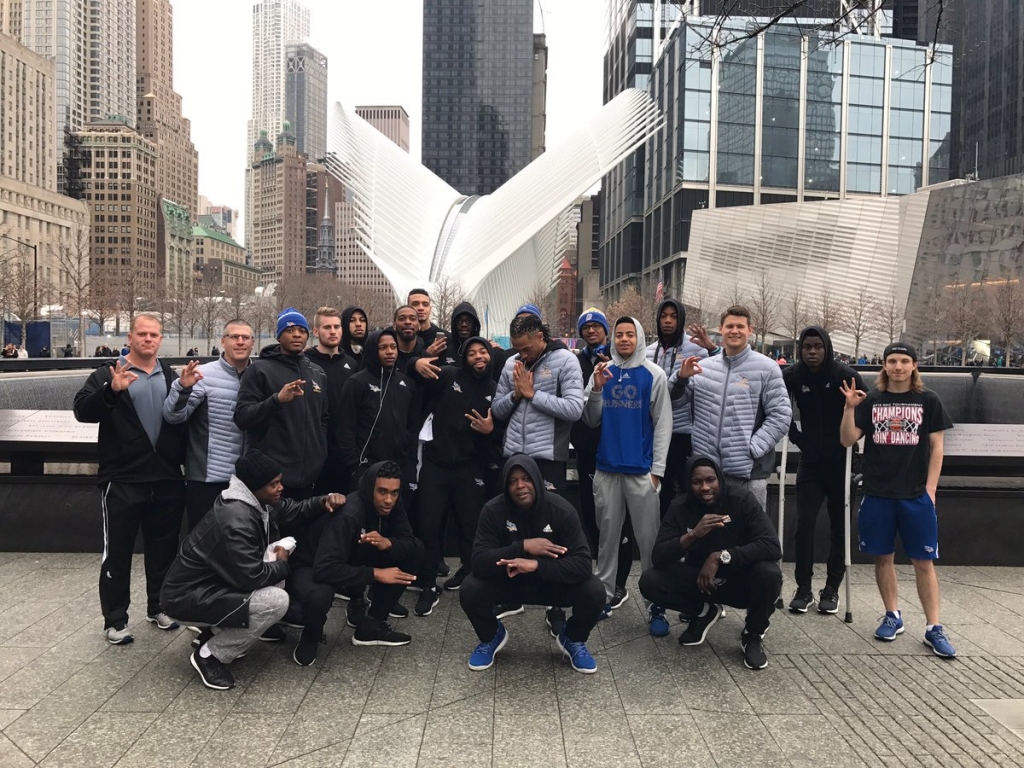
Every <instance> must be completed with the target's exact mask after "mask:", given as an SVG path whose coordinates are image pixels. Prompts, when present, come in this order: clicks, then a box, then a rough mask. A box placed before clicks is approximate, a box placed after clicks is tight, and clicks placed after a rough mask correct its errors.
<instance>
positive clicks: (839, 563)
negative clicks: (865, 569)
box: [796, 461, 847, 590]
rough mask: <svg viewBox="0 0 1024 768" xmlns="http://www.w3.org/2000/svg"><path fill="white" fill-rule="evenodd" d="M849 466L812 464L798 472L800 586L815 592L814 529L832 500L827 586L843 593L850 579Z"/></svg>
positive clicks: (798, 568) (829, 514) (798, 572)
mask: <svg viewBox="0 0 1024 768" xmlns="http://www.w3.org/2000/svg"><path fill="white" fill-rule="evenodd" d="M846 483H847V477H846V463H845V462H840V463H832V464H809V463H807V462H804V461H801V462H800V466H799V467H797V471H796V583H797V586H798V587H799V588H800V589H801V590H805V589H806V590H809V589H810V588H811V580H812V579H813V577H814V527H815V525H816V524H817V522H818V512H819V511H820V510H821V503H822V502H823V501H824V500H825V499H828V504H827V507H826V508H827V509H828V522H829V550H828V566H827V575H826V577H825V583H826V584H827V585H828V586H829V587H832V588H834V589H839V585H840V584H842V583H843V576H845V575H846V555H845V551H844V548H845V545H846V533H845V532H846V527H845V521H844V519H843V516H844V515H845V513H846Z"/></svg>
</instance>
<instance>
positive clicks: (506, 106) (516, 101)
mask: <svg viewBox="0 0 1024 768" xmlns="http://www.w3.org/2000/svg"><path fill="white" fill-rule="evenodd" d="M533 5H534V0H424V2H423V138H422V141H423V145H422V150H423V151H422V160H423V164H424V165H425V166H426V167H427V168H429V169H430V170H431V171H433V172H434V173H435V174H437V175H438V176H439V177H440V178H442V179H443V180H444V181H446V182H447V183H448V184H450V185H451V186H452V187H454V188H455V189H457V190H458V191H459V192H461V193H462V194H464V195H486V194H490V193H491V192H493V191H494V190H495V189H497V188H498V187H500V186H501V185H502V184H504V183H505V182H506V181H508V180H509V179H510V178H511V177H512V176H513V175H514V174H516V173H517V172H519V171H520V170H522V169H523V168H524V167H525V166H526V165H527V164H528V163H529V162H530V149H531V143H532V122H533V98H532V97H533V57H534V47H533Z"/></svg>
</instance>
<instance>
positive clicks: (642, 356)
mask: <svg viewBox="0 0 1024 768" xmlns="http://www.w3.org/2000/svg"><path fill="white" fill-rule="evenodd" d="M619 323H632V324H633V326H634V327H635V328H636V349H634V350H633V354H631V355H630V356H629V357H628V358H625V357H623V356H622V355H620V354H619V350H618V349H616V347H615V329H616V328H617V327H618V325H619ZM610 346H611V353H612V362H613V363H614V364H615V365H617V366H618V367H619V368H620V369H622V368H639V367H640V366H641V365H643V364H644V361H646V360H647V336H646V335H645V334H644V327H643V326H642V325H641V324H640V321H639V320H637V319H636V318H635V317H620V318H619V319H618V320H616V321H615V325H613V326H612V342H611V344H610Z"/></svg>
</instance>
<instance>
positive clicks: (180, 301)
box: [166, 277, 199, 355]
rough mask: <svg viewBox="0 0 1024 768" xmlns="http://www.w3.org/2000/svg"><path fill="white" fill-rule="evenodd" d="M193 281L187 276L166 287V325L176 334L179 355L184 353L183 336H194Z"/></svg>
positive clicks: (195, 322) (196, 309) (196, 316)
mask: <svg viewBox="0 0 1024 768" xmlns="http://www.w3.org/2000/svg"><path fill="white" fill-rule="evenodd" d="M194 283H195V281H194V280H192V279H191V277H188V278H186V279H184V280H182V281H180V283H179V284H178V285H174V286H170V287H169V288H168V295H167V301H166V307H167V313H166V314H167V320H168V322H167V325H168V327H169V329H170V330H173V331H174V332H175V333H176V334H177V335H178V354H179V355H183V354H184V353H185V351H184V349H182V346H183V345H184V343H185V337H186V336H187V337H188V338H189V339H191V338H192V337H193V336H195V332H196V324H197V322H198V320H199V314H198V307H197V305H196V294H195V288H194Z"/></svg>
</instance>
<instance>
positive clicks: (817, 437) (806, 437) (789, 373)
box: [782, 325, 867, 613]
mask: <svg viewBox="0 0 1024 768" xmlns="http://www.w3.org/2000/svg"><path fill="white" fill-rule="evenodd" d="M798 349H799V354H800V358H799V362H797V364H796V365H791V366H789V367H788V368H786V370H785V371H783V373H782V380H783V381H784V382H785V383H786V389H787V390H788V391H789V396H790V398H791V399H792V400H793V401H794V402H795V403H796V406H797V408H798V409H799V410H800V414H799V416H800V427H799V428H797V424H796V422H797V418H796V414H795V413H794V416H793V423H792V424H791V425H790V427H789V440H790V442H791V443H793V444H794V445H795V446H797V447H798V448H799V449H800V464H799V465H798V467H797V471H796V514H797V518H796V594H795V595H793V600H792V601H791V602H790V604H789V610H790V611H791V612H793V613H807V610H808V609H809V608H810V607H811V606H813V605H814V592H813V589H812V585H811V579H812V578H813V576H814V526H815V524H816V523H817V520H818V513H819V512H820V510H821V503H822V501H824V500H826V499H827V500H828V507H827V508H828V522H829V529H830V531H829V532H830V545H829V552H828V569H827V573H826V577H825V588H824V589H823V590H821V592H820V593H819V596H818V610H819V611H820V612H821V613H837V612H838V611H839V586H840V585H841V584H842V583H843V577H844V575H845V574H846V565H845V557H844V552H843V547H844V520H843V515H844V514H845V510H846V488H847V483H849V482H850V479H849V478H848V477H847V476H846V449H845V448H844V447H843V445H842V443H840V442H839V425H840V424H841V423H842V421H843V408H844V407H845V406H846V398H845V397H844V396H843V393H842V392H841V391H840V386H841V385H842V384H843V382H846V381H849V380H850V379H853V380H854V381H855V382H856V387H857V389H859V390H860V391H862V392H864V391H866V390H867V387H865V386H864V381H863V379H861V377H860V374H859V373H857V372H856V371H855V370H853V369H852V368H850V367H849V366H848V365H843V364H842V363H840V362H838V361H837V360H836V359H835V355H834V353H833V351H832V339H831V338H830V337H829V335H828V331H826V330H825V329H824V328H820V327H818V326H814V325H812V326H810V327H808V328H805V329H804V330H803V331H801V332H800V340H799V343H798Z"/></svg>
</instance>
